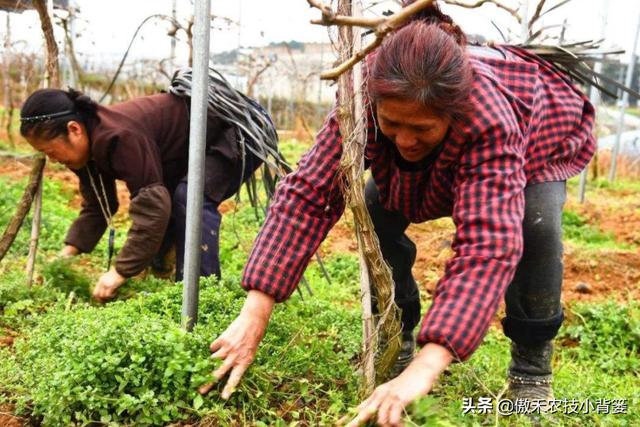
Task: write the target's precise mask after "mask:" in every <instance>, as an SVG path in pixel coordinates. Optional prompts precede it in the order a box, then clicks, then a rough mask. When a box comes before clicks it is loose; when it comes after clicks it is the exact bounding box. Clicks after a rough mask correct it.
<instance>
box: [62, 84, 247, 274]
mask: <svg viewBox="0 0 640 427" xmlns="http://www.w3.org/2000/svg"><path fill="white" fill-rule="evenodd" d="M98 119H99V121H97V122H95V123H88V124H87V128H88V133H89V140H90V144H91V161H90V162H89V164H88V165H87V166H86V167H84V168H83V169H81V170H78V171H74V172H75V173H76V174H77V175H78V177H79V178H80V192H81V193H82V197H83V204H82V210H81V212H80V215H79V217H78V218H77V219H76V220H75V222H74V223H73V224H72V226H71V228H70V229H69V232H68V234H67V237H66V239H65V243H66V244H68V245H72V246H75V247H77V248H78V249H79V250H80V251H81V252H91V251H92V250H93V249H94V248H95V246H96V244H97V243H98V241H99V240H100V237H101V236H102V235H103V234H104V231H105V230H106V227H107V223H106V220H105V217H104V214H103V213H102V210H101V207H100V204H99V202H98V199H97V197H96V190H97V192H98V194H99V195H100V198H101V200H102V201H103V205H104V197H105V196H103V190H102V184H101V181H102V183H103V184H104V194H105V195H106V198H107V199H108V201H109V207H110V211H111V214H115V212H116V211H117V209H118V200H117V196H116V187H115V180H116V179H118V180H122V181H124V182H125V183H126V185H127V188H128V190H129V192H130V196H131V204H130V207H129V215H130V216H131V221H132V225H131V228H130V229H129V232H128V235H127V241H126V242H125V244H124V246H123V247H122V249H121V250H120V252H119V254H118V256H117V258H116V264H115V267H116V270H117V271H118V273H120V274H121V275H123V276H124V277H131V276H134V275H136V274H138V273H139V272H141V271H142V270H143V269H144V268H145V267H146V266H147V265H148V264H149V262H150V261H151V258H152V257H153V256H154V255H155V253H156V252H157V251H158V249H159V247H160V244H161V243H162V239H163V236H164V233H165V231H166V228H167V224H168V222H169V218H170V215H171V204H172V196H173V193H174V191H175V189H176V187H177V185H178V183H179V182H180V181H181V180H183V179H184V180H186V175H187V169H188V151H189V111H188V106H187V102H186V101H185V100H184V99H182V98H179V97H177V96H175V95H171V94H158V95H152V96H146V97H142V98H137V99H134V100H132V101H128V102H124V103H120V104H116V105H113V106H109V107H104V106H100V107H99V108H98ZM240 163H241V162H239V152H238V148H237V145H236V131H235V129H233V128H232V127H230V126H228V125H226V124H225V123H222V122H221V121H220V120H219V119H217V118H215V117H213V116H212V115H211V113H210V114H209V118H208V123H207V157H206V160H205V195H206V196H208V197H209V198H211V199H212V200H214V201H217V202H220V201H222V200H223V198H224V197H225V195H226V194H227V192H228V190H229V188H230V187H231V186H232V185H234V183H236V182H237V181H239V179H240V171H239V164H240ZM89 174H91V176H92V177H93V178H94V179H93V181H94V183H95V187H96V188H95V190H94V188H93V187H92V185H91V181H90V179H89Z"/></svg>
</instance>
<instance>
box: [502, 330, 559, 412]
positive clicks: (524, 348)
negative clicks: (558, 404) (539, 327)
mask: <svg viewBox="0 0 640 427" xmlns="http://www.w3.org/2000/svg"><path fill="white" fill-rule="evenodd" d="M552 355H553V342H552V341H544V342H543V343H542V344H538V345H522V344H516V343H515V342H512V343H511V364H510V365H509V375H508V377H509V388H508V390H507V398H509V399H511V400H514V401H515V400H517V399H523V400H524V399H526V400H528V401H529V402H531V401H533V400H540V401H547V402H548V401H550V400H553V389H552V388H551V377H552V374H551V357H552ZM541 407H542V405H541ZM541 412H542V411H541Z"/></svg>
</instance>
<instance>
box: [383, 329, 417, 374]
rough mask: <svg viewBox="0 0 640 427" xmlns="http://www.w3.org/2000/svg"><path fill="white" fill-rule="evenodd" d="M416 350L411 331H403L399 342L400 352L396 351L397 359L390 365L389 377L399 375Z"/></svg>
mask: <svg viewBox="0 0 640 427" xmlns="http://www.w3.org/2000/svg"><path fill="white" fill-rule="evenodd" d="M415 352H416V340H415V338H414V337H413V333H412V332H403V333H402V341H401V343H400V353H398V359H396V363H395V364H394V365H393V366H392V367H391V373H390V374H389V379H390V380H391V379H393V378H395V377H397V376H398V375H400V374H401V373H402V371H404V370H405V368H406V367H407V366H409V363H411V361H412V360H413V356H414V354H415Z"/></svg>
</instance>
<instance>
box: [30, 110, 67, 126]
mask: <svg viewBox="0 0 640 427" xmlns="http://www.w3.org/2000/svg"><path fill="white" fill-rule="evenodd" d="M70 114H76V112H75V111H74V110H65V111H60V112H59V113H51V114H42V115H40V116H31V117H20V121H21V122H22V123H37V122H45V121H47V120H51V119H56V118H58V117H62V116H68V115H70Z"/></svg>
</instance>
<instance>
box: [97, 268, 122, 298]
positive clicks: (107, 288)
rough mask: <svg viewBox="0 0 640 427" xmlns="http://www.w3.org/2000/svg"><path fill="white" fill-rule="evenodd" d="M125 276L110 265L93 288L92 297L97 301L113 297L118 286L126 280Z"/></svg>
mask: <svg viewBox="0 0 640 427" xmlns="http://www.w3.org/2000/svg"><path fill="white" fill-rule="evenodd" d="M126 280H127V279H126V277H124V276H121V275H120V273H118V272H117V271H116V269H115V267H111V269H110V270H109V271H107V272H106V273H104V274H103V275H102V276H100V279H99V280H98V283H97V284H96V286H95V287H94V288H93V297H94V298H95V299H96V300H98V301H99V302H107V301H109V300H112V299H113V298H115V296H116V293H117V292H118V288H119V287H120V286H122V285H123V284H124V282H126Z"/></svg>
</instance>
